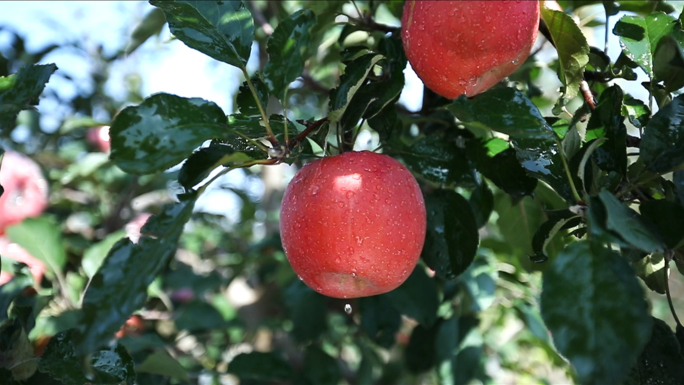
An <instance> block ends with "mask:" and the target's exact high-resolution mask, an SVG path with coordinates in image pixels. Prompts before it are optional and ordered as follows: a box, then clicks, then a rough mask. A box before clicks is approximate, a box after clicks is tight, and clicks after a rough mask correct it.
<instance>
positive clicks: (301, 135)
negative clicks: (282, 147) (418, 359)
mask: <svg viewBox="0 0 684 385" xmlns="http://www.w3.org/2000/svg"><path fill="white" fill-rule="evenodd" d="M327 121H328V118H327V117H326V118H322V119H318V120H317V121H315V122H313V123H311V124H310V125H308V126H307V127H306V129H304V131H302V132H300V133H299V135H297V136H295V137H294V138H292V139H290V140H289V141H288V142H287V148H289V149H292V148H293V147H295V146H296V145H297V144H299V143H301V142H303V141H304V139H306V137H307V135H309V134H310V133H312V132H313V131H316V130H317V129H319V128H320V127H321V126H322V125H323V124H324V123H325V122H327Z"/></svg>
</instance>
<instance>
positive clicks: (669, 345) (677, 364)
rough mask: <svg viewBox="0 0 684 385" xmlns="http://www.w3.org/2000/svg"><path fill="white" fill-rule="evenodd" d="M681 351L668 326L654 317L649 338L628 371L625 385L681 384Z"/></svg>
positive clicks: (683, 361) (683, 358) (683, 357)
mask: <svg viewBox="0 0 684 385" xmlns="http://www.w3.org/2000/svg"><path fill="white" fill-rule="evenodd" d="M682 353H683V352H682V348H681V345H680V344H679V343H678V342H677V337H676V336H675V333H673V332H672V329H670V326H668V325H667V324H666V323H665V322H664V321H662V320H660V319H658V318H655V317H654V318H653V331H652V332H651V338H650V340H649V341H648V343H647V344H646V346H645V347H644V350H643V351H642V352H641V355H639V358H638V359H637V362H636V364H635V365H634V366H633V367H632V370H631V371H630V372H629V378H628V379H627V381H625V385H649V384H683V383H684V355H683V354H682Z"/></svg>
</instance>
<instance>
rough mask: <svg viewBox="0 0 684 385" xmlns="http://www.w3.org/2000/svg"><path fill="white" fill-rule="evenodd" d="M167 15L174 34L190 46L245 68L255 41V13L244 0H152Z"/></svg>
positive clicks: (217, 58)
mask: <svg viewBox="0 0 684 385" xmlns="http://www.w3.org/2000/svg"><path fill="white" fill-rule="evenodd" d="M150 4H152V5H154V6H155V7H158V8H161V9H162V10H163V11H164V14H165V15H166V21H167V22H168V23H169V29H170V30H171V33H172V34H173V35H174V36H175V37H176V38H178V40H180V41H182V42H183V43H185V44H186V45H187V46H188V47H190V48H193V49H196V50H198V51H200V52H202V53H203V54H205V55H209V56H211V57H212V58H214V59H216V60H219V61H222V62H224V63H228V64H230V65H234V66H236V67H238V68H245V65H246V64H247V59H249V54H250V51H251V49H252V41H253V40H254V20H253V19H252V14H251V13H250V12H249V10H248V9H247V7H246V6H245V5H244V4H243V3H242V1H240V0H216V1H206V0H202V1H199V0H195V1H192V0H187V1H162V0H150Z"/></svg>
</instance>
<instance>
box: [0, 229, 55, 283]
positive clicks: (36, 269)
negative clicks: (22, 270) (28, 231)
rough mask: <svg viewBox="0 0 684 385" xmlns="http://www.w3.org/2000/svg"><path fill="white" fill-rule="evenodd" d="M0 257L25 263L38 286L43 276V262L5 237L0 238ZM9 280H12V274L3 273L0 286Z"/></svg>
mask: <svg viewBox="0 0 684 385" xmlns="http://www.w3.org/2000/svg"><path fill="white" fill-rule="evenodd" d="M0 255H1V256H2V258H8V259H12V260H15V261H17V262H21V263H25V264H26V265H27V266H28V267H29V270H31V274H32V275H33V278H34V279H35V280H36V283H37V284H40V281H41V280H42V279H43V275H44V274H45V264H44V263H43V261H41V260H40V259H37V258H35V257H33V256H32V255H31V254H29V253H28V251H26V250H25V249H24V248H22V247H21V246H19V245H18V244H16V243H12V242H11V241H10V240H9V239H7V237H0ZM10 279H12V274H11V273H9V272H5V271H3V272H2V274H0V285H3V284H5V283H7V282H9V280H10Z"/></svg>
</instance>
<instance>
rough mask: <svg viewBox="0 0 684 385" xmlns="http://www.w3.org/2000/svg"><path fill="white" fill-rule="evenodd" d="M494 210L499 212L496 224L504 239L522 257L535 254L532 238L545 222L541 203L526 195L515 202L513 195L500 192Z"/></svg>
mask: <svg viewBox="0 0 684 385" xmlns="http://www.w3.org/2000/svg"><path fill="white" fill-rule="evenodd" d="M494 202H495V203H494V211H496V212H497V213H498V214H499V219H498V220H497V222H496V224H497V225H498V227H499V231H500V232H501V235H502V236H503V240H504V241H505V242H506V243H507V245H508V246H509V247H511V248H512V249H513V250H514V251H515V253H516V254H517V255H518V256H519V257H521V258H527V257H528V256H530V255H533V254H534V251H533V250H532V239H533V237H534V234H535V232H536V231H537V229H539V227H540V226H541V225H542V223H543V222H544V214H543V208H542V205H541V203H539V201H538V200H536V199H532V198H531V197H525V198H523V199H521V200H520V201H518V202H516V203H515V204H514V203H513V202H512V199H511V197H509V196H507V195H504V194H500V195H497V197H495V201H494Z"/></svg>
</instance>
